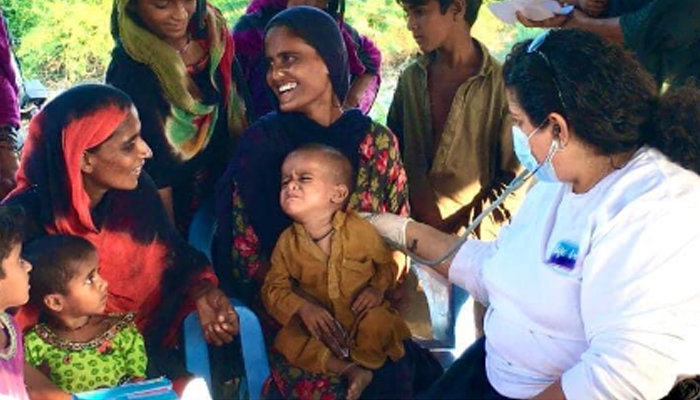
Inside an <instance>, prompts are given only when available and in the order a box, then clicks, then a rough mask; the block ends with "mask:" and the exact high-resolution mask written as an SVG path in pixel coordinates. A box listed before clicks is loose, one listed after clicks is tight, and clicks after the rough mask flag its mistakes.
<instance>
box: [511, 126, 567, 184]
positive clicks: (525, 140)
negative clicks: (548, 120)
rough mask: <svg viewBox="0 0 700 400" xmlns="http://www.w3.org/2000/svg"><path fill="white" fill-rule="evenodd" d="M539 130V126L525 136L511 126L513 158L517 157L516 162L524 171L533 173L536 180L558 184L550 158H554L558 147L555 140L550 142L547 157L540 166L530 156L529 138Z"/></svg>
mask: <svg viewBox="0 0 700 400" xmlns="http://www.w3.org/2000/svg"><path fill="white" fill-rule="evenodd" d="M540 128H541V126H539V127H537V128H535V130H533V131H532V132H531V133H530V134H529V135H527V134H525V132H523V130H522V129H520V127H518V126H515V125H513V148H514V150H515V156H516V157H518V161H520V164H521V165H522V166H523V167H525V169H526V170H528V171H530V172H534V173H535V177H537V180H539V181H545V182H559V178H557V174H556V172H555V171H554V166H553V165H552V157H554V153H555V152H556V151H557V147H558V141H557V139H554V140H553V141H552V145H551V146H550V147H549V152H548V153H547V157H545V159H544V161H542V163H541V164H540V163H538V162H537V159H536V158H535V156H534V155H532V149H531V148H530V138H531V137H532V136H533V135H534V134H535V133H537V131H538V130H539V129H540Z"/></svg>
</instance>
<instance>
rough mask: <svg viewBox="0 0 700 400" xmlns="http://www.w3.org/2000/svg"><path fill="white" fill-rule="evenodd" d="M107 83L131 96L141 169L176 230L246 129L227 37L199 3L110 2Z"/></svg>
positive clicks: (208, 191)
mask: <svg viewBox="0 0 700 400" xmlns="http://www.w3.org/2000/svg"><path fill="white" fill-rule="evenodd" d="M114 5H115V7H114V12H113V15H112V35H113V36H114V40H115V47H114V51H113V52H112V61H111V63H110V66H109V70H108V71H107V77H106V81H107V83H110V84H112V85H114V86H116V87H118V88H120V89H122V90H124V91H125V92H126V93H127V94H129V95H130V96H131V98H133V99H134V104H135V106H136V109H137V110H138V113H139V118H140V120H141V123H142V124H143V129H142V130H143V139H144V141H145V142H146V143H148V145H149V146H150V147H151V148H152V149H153V157H152V158H151V159H149V160H148V161H147V162H146V164H145V168H146V171H148V173H149V174H150V175H151V177H153V180H154V181H155V183H156V185H157V187H158V191H159V194H160V196H161V199H162V200H163V203H164V205H165V208H166V211H167V212H168V214H169V216H170V218H171V219H172V220H174V221H175V222H176V224H177V227H178V228H179V230H180V231H181V232H186V230H187V228H188V225H189V221H190V219H191V217H192V215H193V213H194V210H195V209H196V206H197V204H200V203H201V202H202V201H204V200H205V198H206V197H209V196H211V195H213V189H212V188H213V187H214V183H215V182H216V180H217V179H219V177H220V176H221V173H222V172H223V171H224V168H225V166H226V162H227V160H228V159H229V157H230V156H231V155H232V152H233V148H234V146H235V141H236V139H237V137H238V136H239V134H240V133H241V132H242V131H243V129H244V127H245V126H246V118H245V107H244V106H243V103H242V101H241V100H240V98H239V96H238V94H237V87H236V83H235V77H234V74H233V71H234V70H235V68H234V66H233V63H234V47H233V39H232V38H231V36H230V35H229V33H228V28H227V27H226V22H225V21H224V18H223V17H222V16H221V14H220V13H219V11H218V10H217V9H215V8H214V7H212V6H210V5H209V4H208V3H207V2H206V1H205V0H115V1H114Z"/></svg>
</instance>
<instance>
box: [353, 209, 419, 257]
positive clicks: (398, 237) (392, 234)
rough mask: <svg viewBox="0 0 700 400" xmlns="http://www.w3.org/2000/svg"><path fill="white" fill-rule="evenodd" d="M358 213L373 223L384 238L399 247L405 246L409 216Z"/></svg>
mask: <svg viewBox="0 0 700 400" xmlns="http://www.w3.org/2000/svg"><path fill="white" fill-rule="evenodd" d="M360 215H361V216H362V217H363V218H365V219H366V220H367V221H369V223H371V224H372V225H374V229H376V230H377V232H379V235H380V236H381V237H383V238H384V240H386V241H388V242H389V243H390V244H392V245H395V246H397V247H399V248H401V249H403V248H406V226H407V225H408V223H409V222H410V221H411V219H410V218H407V217H401V216H398V215H395V214H390V213H382V214H372V213H360Z"/></svg>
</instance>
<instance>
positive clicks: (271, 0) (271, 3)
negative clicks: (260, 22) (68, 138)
mask: <svg viewBox="0 0 700 400" xmlns="http://www.w3.org/2000/svg"><path fill="white" fill-rule="evenodd" d="M267 7H273V8H276V9H284V8H287V0H253V1H251V2H250V4H248V7H247V8H246V9H245V13H246V14H252V13H254V12H258V11H260V10H262V9H263V8H267Z"/></svg>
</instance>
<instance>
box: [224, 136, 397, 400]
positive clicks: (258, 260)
mask: <svg viewBox="0 0 700 400" xmlns="http://www.w3.org/2000/svg"><path fill="white" fill-rule="evenodd" d="M358 153H359V165H358V168H357V175H356V178H355V179H356V185H355V191H354V192H353V194H352V195H351V197H350V202H349V204H348V208H349V209H351V210H356V211H366V212H375V213H379V212H390V213H394V214H398V215H403V216H408V214H409V205H408V186H407V184H406V171H405V170H404V168H403V164H402V162H401V157H400V153H399V147H398V141H397V139H396V137H395V136H394V134H393V133H391V131H389V130H388V129H387V128H385V127H383V126H381V125H379V124H376V123H374V122H373V123H372V124H371V127H370V130H369V132H368V133H367V135H366V136H365V137H364V139H363V140H362V141H361V143H360V146H359V148H358ZM232 196H233V199H232V201H233V209H232V213H233V215H232V217H233V220H232V225H233V243H232V250H231V258H232V259H233V279H234V280H235V281H236V282H237V286H240V285H241V284H243V285H249V286H253V289H254V290H253V293H255V294H256V295H255V298H254V299H252V304H253V307H254V308H255V311H256V312H258V315H260V317H261V321H262V324H263V331H264V332H265V336H266V340H267V341H268V343H271V342H272V340H273V339H274V336H275V333H276V330H277V328H278V327H277V326H276V323H275V322H274V321H273V320H272V318H269V317H268V316H267V315H266V313H265V312H264V311H263V309H262V306H261V303H260V298H259V297H260V287H261V285H262V282H260V281H258V280H257V279H254V277H255V276H256V274H258V273H259V269H260V268H261V267H262V266H263V265H264V264H267V263H268V262H269V260H268V259H267V257H265V255H263V253H262V251H261V249H260V244H259V241H258V238H257V236H256V234H255V230H254V229H253V226H252V225H251V223H250V221H249V219H248V217H247V216H246V209H245V204H243V201H242V199H241V196H240V195H239V192H238V190H237V188H236V182H235V181H234V182H233V191H232ZM270 348H271V346H270ZM270 364H271V370H272V376H271V379H269V380H268V383H267V385H266V392H267V393H266V395H268V396H269V397H277V396H281V397H284V398H300V399H318V400H333V399H336V398H342V397H344V394H345V392H346V390H347V389H346V388H345V387H344V384H343V382H341V380H340V379H339V378H338V377H336V376H330V375H322V374H314V373H311V372H308V371H304V370H301V369H299V368H296V367H293V366H291V365H289V364H288V363H287V362H286V361H285V360H284V359H283V358H282V357H281V356H280V355H278V354H275V353H272V354H271V358H270ZM392 384H394V385H397V384H398V383H397V382H393V383H392Z"/></svg>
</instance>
